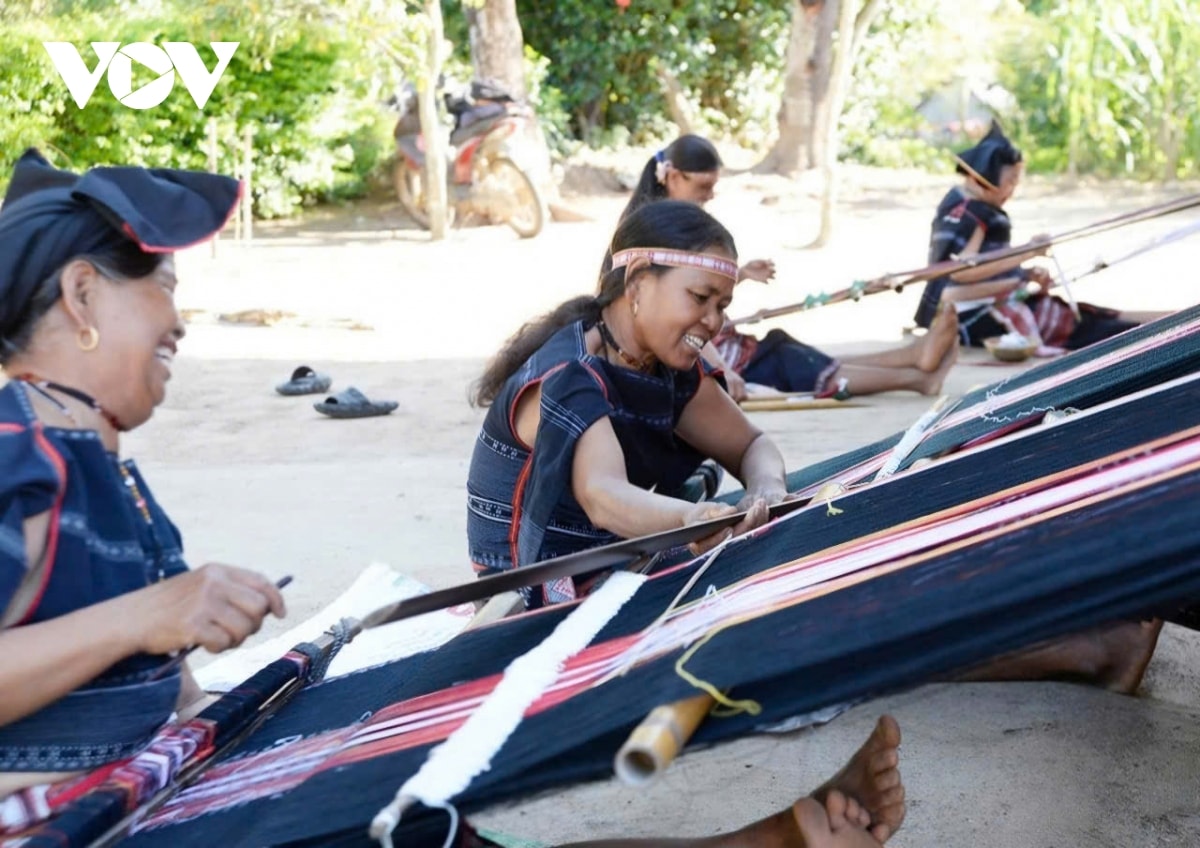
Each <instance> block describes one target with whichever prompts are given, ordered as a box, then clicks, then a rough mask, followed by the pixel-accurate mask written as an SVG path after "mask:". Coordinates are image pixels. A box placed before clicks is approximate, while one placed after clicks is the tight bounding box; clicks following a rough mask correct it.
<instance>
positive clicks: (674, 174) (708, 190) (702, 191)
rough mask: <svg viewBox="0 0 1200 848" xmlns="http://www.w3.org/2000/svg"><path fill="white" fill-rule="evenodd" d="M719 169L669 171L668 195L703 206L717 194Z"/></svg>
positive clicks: (672, 198)
mask: <svg viewBox="0 0 1200 848" xmlns="http://www.w3.org/2000/svg"><path fill="white" fill-rule="evenodd" d="M719 177H720V172H719V171H680V170H677V169H675V168H671V169H670V170H668V171H667V197H668V198H669V199H670V200H682V201H684V202H686V203H695V204H696V205H697V206H703V205H704V204H705V203H708V201H710V200H712V199H713V196H714V195H715V194H716V187H717V179H718V178H719Z"/></svg>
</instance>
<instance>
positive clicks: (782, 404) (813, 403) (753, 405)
mask: <svg viewBox="0 0 1200 848" xmlns="http://www.w3.org/2000/svg"><path fill="white" fill-rule="evenodd" d="M738 405H739V406H741V408H742V411H743V412H778V411H787V410H795V411H800V410H804V409H843V408H845V407H851V406H865V405H866V404H862V403H855V402H853V401H847V400H834V399H833V398H815V397H807V396H804V395H760V396H759V397H748V398H746V399H745V400H744V401H742V402H741V403H740V404H738Z"/></svg>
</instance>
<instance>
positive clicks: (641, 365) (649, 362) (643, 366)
mask: <svg viewBox="0 0 1200 848" xmlns="http://www.w3.org/2000/svg"><path fill="white" fill-rule="evenodd" d="M596 329H597V330H599V331H600V340H601V341H602V342H604V344H605V345H607V346H608V347H610V348H612V349H613V350H614V351H615V352H616V354H617V356H619V357H620V358H621V361H622V362H624V363H625V364H626V365H628V366H629V367H630V368H633V369H635V370H637V371H642V372H644V373H648V372H650V371H651V370H653V368H654V356H653V354H650V355H648V356H647V357H646V358H645V359H644V360H639V359H637V358H635V357H633V356H630V355H629V354H628V353H626V352H625V351H624V350H622V348H621V346H620V345H619V344H617V340H616V339H615V338H613V334H612V331H611V330H610V329H608V325H607V324H605V323H604V319H601V320H599V321H597V322H596Z"/></svg>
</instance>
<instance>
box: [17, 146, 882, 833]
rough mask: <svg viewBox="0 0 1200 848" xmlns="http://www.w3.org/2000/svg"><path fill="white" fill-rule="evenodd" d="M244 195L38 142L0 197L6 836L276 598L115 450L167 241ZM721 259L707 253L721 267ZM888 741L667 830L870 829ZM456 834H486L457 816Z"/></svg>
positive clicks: (180, 710)
mask: <svg viewBox="0 0 1200 848" xmlns="http://www.w3.org/2000/svg"><path fill="white" fill-rule="evenodd" d="M240 191H241V187H240V185H239V184H238V183H237V181H235V180H231V179H228V178H225V177H220V176H216V175H212V174H201V173H193V172H188V171H175V170H165V169H157V170H146V169H142V168H97V169H93V170H91V171H89V172H87V173H86V174H84V175H83V176H78V175H76V174H71V173H67V172H65V171H59V170H56V169H54V168H52V167H50V165H49V164H48V163H47V162H46V160H45V159H43V158H42V157H41V156H40V155H39V154H38V153H36V152H35V151H29V152H27V153H26V154H25V155H24V156H23V157H22V158H21V159H20V161H19V162H18V164H17V167H16V169H15V171H14V174H13V179H12V182H11V183H10V186H9V190H8V194H7V196H6V197H5V202H4V206H3V208H2V209H0V364H3V366H4V369H5V373H6V375H7V376H8V378H9V382H8V383H7V384H6V385H5V386H4V387H3V388H0V692H3V697H2V698H0V840H3V839H4V838H6V837H9V836H16V838H17V840H18V841H19V838H20V837H19V828H20V827H21V823H22V822H24V823H26V824H32V823H34V822H36V821H38V820H40V819H43V818H45V817H47V816H49V815H53V814H54V813H55V812H56V810H57V806H56V805H57V804H59V803H60V801H58V800H57V799H62V798H64V797H66V798H67V800H69V799H70V797H71V795H72V793H74V792H77V791H79V790H80V789H81V787H86V786H87V785H88V784H87V780H86V779H85V780H80V779H78V777H77V773H78V772H80V771H84V770H95V771H94V772H93V774H95V775H98V776H103V775H105V774H107V770H105V769H103V768H102V767H103V766H105V765H107V764H108V763H110V762H112V761H116V760H122V759H124V758H126V757H127V756H129V755H131V754H133V753H136V752H137V751H138V750H139V749H140V748H141V747H142V746H143V745H144V743H145V742H147V741H148V740H149V738H150V737H151V736H152V735H153V734H154V733H155V731H157V730H158V729H159V728H160V727H161V726H162V725H163V724H164V723H165V722H167V721H169V720H170V718H171V717H172V715H173V714H178V715H179V716H180V717H186V715H187V714H188V713H189V712H194V711H195V710H196V709H197V708H198V706H199V704H198V703H197V702H198V701H200V700H202V694H203V693H201V692H199V689H198V687H197V686H196V683H195V681H194V680H193V678H192V676H191V674H190V672H188V671H187V667H186V666H182V667H179V666H176V665H175V664H173V663H171V662H169V661H168V658H167V655H168V654H170V653H172V652H177V651H180V650H183V649H186V648H189V647H192V646H196V645H202V646H204V647H205V648H207V649H209V650H212V651H219V650H223V649H226V648H229V647H232V646H234V645H237V644H239V643H240V642H241V641H242V640H243V639H245V638H246V637H247V636H248V635H250V634H251V633H253V632H254V631H256V630H257V629H258V627H259V625H260V624H261V622H262V620H263V618H264V617H265V616H266V615H267V613H268V612H273V613H275V614H276V615H283V614H284V604H283V599H282V597H281V596H280V594H279V591H278V590H277V589H276V587H275V586H274V585H272V584H271V583H270V581H268V580H267V579H266V578H264V577H262V576H260V575H258V574H255V573H254V572H250V571H245V570H243V569H238V568H232V567H229V566H220V565H206V566H203V567H202V568H199V569H196V570H194V571H189V570H187V567H186V566H185V565H184V563H183V560H182V552H181V541H180V537H179V534H178V532H177V531H176V529H175V526H174V525H173V524H172V523H171V522H170V520H169V519H168V518H167V516H166V514H165V513H164V512H163V510H162V508H161V507H160V506H159V505H158V503H157V502H156V501H155V499H154V497H153V495H152V494H151V493H150V490H149V489H148V488H147V486H146V483H145V480H144V479H143V478H142V476H141V474H140V473H139V472H138V469H137V467H136V466H135V465H134V464H133V462H132V461H131V460H122V459H120V458H119V456H118V451H119V448H120V438H121V434H122V433H124V432H126V431H129V430H132V429H134V428H136V427H138V426H140V425H142V424H143V423H145V422H146V421H147V420H148V419H149V418H150V416H151V415H152V414H153V412H154V409H155V407H156V406H157V405H158V404H159V403H161V402H162V400H163V397H164V394H165V391H166V383H167V381H168V380H169V379H170V377H171V365H172V361H173V359H174V354H175V350H176V346H177V344H178V342H179V340H180V339H182V338H183V336H184V327H183V324H182V321H181V320H180V316H179V312H178V310H177V309H176V307H175V303H174V290H175V286H176V283H177V281H176V277H175V267H174V260H173V257H172V253H173V251H175V250H177V249H180V248H183V247H186V246H189V245H192V244H195V243H197V242H200V241H203V240H205V239H207V238H209V237H211V236H212V235H213V234H214V233H215V232H217V231H218V230H219V229H220V228H221V227H222V226H223V224H224V223H225V221H226V220H227V218H228V216H229V215H230V214H231V213H232V211H233V209H234V206H235V204H236V202H237V200H238V197H239V195H240ZM652 258H653V257H648V256H647V257H633V256H631V257H630V260H629V261H631V262H632V263H634V264H645V263H646V262H647V261H649V260H650V259H652ZM713 258H714V260H719V261H717V262H715V264H711V263H709V264H705V263H702V265H703V266H704V267H707V268H709V269H711V270H713V271H715V272H718V273H719V272H722V271H723V270H727V269H726V267H725V265H724V264H722V263H724V262H726V259H725V257H724V256H716V257H713ZM660 270H661V269H660ZM622 326H623V325H622ZM618 332H619V333H621V332H624V330H623V329H622V330H619V331H618ZM622 337H623V336H622ZM899 742H900V737H899V728H898V727H897V726H896V724H895V722H894V721H893V720H891V719H886V718H885V719H881V721H880V723H879V724H878V726H877V727H876V729H875V731H874V732H873V733H872V735H871V736H870V737H869V738H868V740H867V742H866V743H865V744H864V745H863V746H862V748H861V749H860V750H859V751H858V752H857V753H856V754H855V755H854V756H853V757H852V758H851V760H850V762H849V763H848V765H847V766H846V768H844V769H843V770H842V771H841V772H839V774H838V776H837V777H835V778H834V779H833V780H831V781H829V782H828V783H826V784H825V785H824V786H822V787H821V788H820V789H819V790H817V792H815V793H814V794H813V796H811V797H805V798H802V799H800V800H799V801H797V802H796V803H795V804H794V805H793V806H792V808H791V809H788V810H784V811H782V812H780V813H778V814H777V815H775V816H772V817H770V818H767V819H764V820H762V821H760V822H757V823H754V824H751V825H749V826H747V827H745V828H743V829H742V830H739V831H734V832H732V833H730V834H728V835H727V836H725V837H717V838H713V837H710V838H706V839H702V840H696V841H695V842H690V841H680V843H679V844H681V845H689V844H696V845H709V846H713V845H718V846H719V845H730V846H734V845H742V844H746V842H747V841H748V840H749V841H754V842H756V843H757V842H759V841H763V840H773V841H774V843H773V844H779V845H789V846H795V848H871V846H878V845H879V842H878V841H877V839H886V838H887V836H889V835H890V834H891V832H892V831H894V829H895V828H896V827H898V826H899V823H900V820H901V819H902V818H903V814H904V790H903V787H902V786H901V785H900V776H899V771H898V768H897V767H898V763H899V754H898V750H897V749H898V746H899ZM881 758H883V759H882V760H881ZM881 761H882V762H883V763H884V764H883V766H882V767H881V766H880V765H879V763H880V762H881ZM852 791H853V796H851V797H848V796H847V794H843V793H850V792H852ZM856 798H859V799H861V801H862V803H860V802H859V800H856ZM868 805H869V806H868ZM872 810H874V811H875V812H874V813H872ZM14 828H15V829H16V830H14ZM459 836H460V840H459V842H458V843H457V844H460V845H469V846H480V848H482V846H488V845H491V844H492V843H490V842H488V841H487V840H485V839H482V838H480V837H478V836H476V835H475V834H474V833H473V832H472V831H471V829H470V828H469V826H466V825H465V824H464V827H463V829H462V832H461V833H460V834H459ZM5 844H8V843H7V842H6V843H5ZM662 844H664V843H663V840H647V841H645V842H638V841H636V840H635V841H631V842H621V841H616V842H602V843H593V846H604V845H613V846H640V845H662Z"/></svg>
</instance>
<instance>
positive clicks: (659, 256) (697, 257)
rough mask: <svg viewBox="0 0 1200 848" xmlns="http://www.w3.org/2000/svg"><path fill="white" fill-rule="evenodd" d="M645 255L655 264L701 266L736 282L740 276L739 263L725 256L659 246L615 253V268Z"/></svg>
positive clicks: (613, 259)
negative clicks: (667, 248)
mask: <svg viewBox="0 0 1200 848" xmlns="http://www.w3.org/2000/svg"><path fill="white" fill-rule="evenodd" d="M639 256H644V257H645V258H647V259H649V260H650V262H651V263H652V264H654V265H667V266H669V267H672V268H700V269H702V270H704V271H711V272H712V273H714V274H720V275H721V276H722V277H728V278H729V279H731V280H733V281H734V282H735V283H736V282H737V278H738V266H737V263H736V262H734V261H732V260H729V259H726V258H725V257H724V256H714V255H713V254H711V253H692V252H691V251H686V250H664V249H660V248H657V247H631V248H629V249H628V250H622V251H619V252H618V253H614V254H613V257H612V266H613V270H616V269H617V268H623V267H625V266H626V265H628V264H629V263H630V261H632V260H633V259H636V258H638V257H639Z"/></svg>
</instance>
